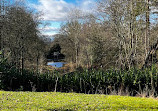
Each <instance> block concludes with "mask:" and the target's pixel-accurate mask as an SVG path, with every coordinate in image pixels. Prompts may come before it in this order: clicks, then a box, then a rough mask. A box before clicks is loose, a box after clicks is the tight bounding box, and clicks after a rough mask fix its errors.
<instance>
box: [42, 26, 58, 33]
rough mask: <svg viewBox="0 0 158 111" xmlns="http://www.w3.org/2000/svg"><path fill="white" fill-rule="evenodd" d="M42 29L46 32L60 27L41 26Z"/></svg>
mask: <svg viewBox="0 0 158 111" xmlns="http://www.w3.org/2000/svg"><path fill="white" fill-rule="evenodd" d="M39 30H40V31H44V32H50V31H59V28H57V27H49V26H47V27H44V28H39Z"/></svg>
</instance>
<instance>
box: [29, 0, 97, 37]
mask: <svg viewBox="0 0 158 111" xmlns="http://www.w3.org/2000/svg"><path fill="white" fill-rule="evenodd" d="M26 3H27V4H28V6H29V7H31V8H33V9H34V10H35V11H39V12H42V16H41V18H43V21H42V22H43V23H44V24H47V25H46V26H45V27H43V26H41V27H40V28H39V29H40V31H41V32H42V34H44V35H49V36H53V35H55V34H57V33H58V31H59V29H60V26H61V24H62V23H63V22H64V21H66V18H67V14H68V13H69V12H70V11H71V9H73V8H77V9H80V10H82V11H84V12H88V13H92V12H93V11H94V10H93V9H94V3H95V0H26Z"/></svg>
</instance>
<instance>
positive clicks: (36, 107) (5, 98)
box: [0, 91, 158, 111]
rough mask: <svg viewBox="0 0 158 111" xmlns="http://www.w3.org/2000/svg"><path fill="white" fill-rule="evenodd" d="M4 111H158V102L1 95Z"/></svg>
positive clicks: (0, 107) (82, 96)
mask: <svg viewBox="0 0 158 111" xmlns="http://www.w3.org/2000/svg"><path fill="white" fill-rule="evenodd" d="M0 110H1V111H7V110H9V111H24V110H28V111H54V110H55V111H57V110H60V111H65V110H66V111H73V110H80V111H89V110H93V111H94V110H96V111H101V110H105V111H118V110H119V111H127V110H134V111H138V110H140V111H158V100H156V99H152V98H139V97H128V96H108V95H98V94H96V95H95V94H93V95H92V94H89V95H88V94H77V93H59V92H57V93H55V92H5V91H0Z"/></svg>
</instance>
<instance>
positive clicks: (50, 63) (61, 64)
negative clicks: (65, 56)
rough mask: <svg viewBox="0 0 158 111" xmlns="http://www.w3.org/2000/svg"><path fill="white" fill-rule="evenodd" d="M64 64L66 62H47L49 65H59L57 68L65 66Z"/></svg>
mask: <svg viewBox="0 0 158 111" xmlns="http://www.w3.org/2000/svg"><path fill="white" fill-rule="evenodd" d="M64 64H65V63H64V62H48V63H47V65H50V66H53V67H57V68H60V67H63V65H64Z"/></svg>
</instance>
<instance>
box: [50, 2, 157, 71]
mask: <svg viewBox="0 0 158 111" xmlns="http://www.w3.org/2000/svg"><path fill="white" fill-rule="evenodd" d="M96 6H97V11H96V12H95V13H94V14H85V13H83V12H81V11H80V10H77V9H75V10H73V11H72V12H71V13H70V15H69V20H68V21H67V22H65V23H63V25H62V27H61V29H60V33H59V34H57V35H56V37H55V39H54V41H53V43H52V45H53V44H60V46H61V52H62V53H63V54H64V55H65V56H66V61H67V63H70V62H72V63H74V64H76V65H77V67H79V66H81V67H98V68H103V69H109V68H116V69H126V70H128V69H131V68H133V67H138V68H143V67H144V66H148V67H149V66H151V65H152V64H155V63H157V58H158V57H157V54H156V48H153V46H154V45H155V44H158V42H157V39H158V24H157V21H156V19H155V20H154V17H157V14H158V12H157V10H156V9H157V7H158V2H157V1H156V0H139V1H138V0H106V1H105V0H99V1H98V2H96ZM151 49H154V53H150V52H151ZM149 56H150V57H149Z"/></svg>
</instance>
